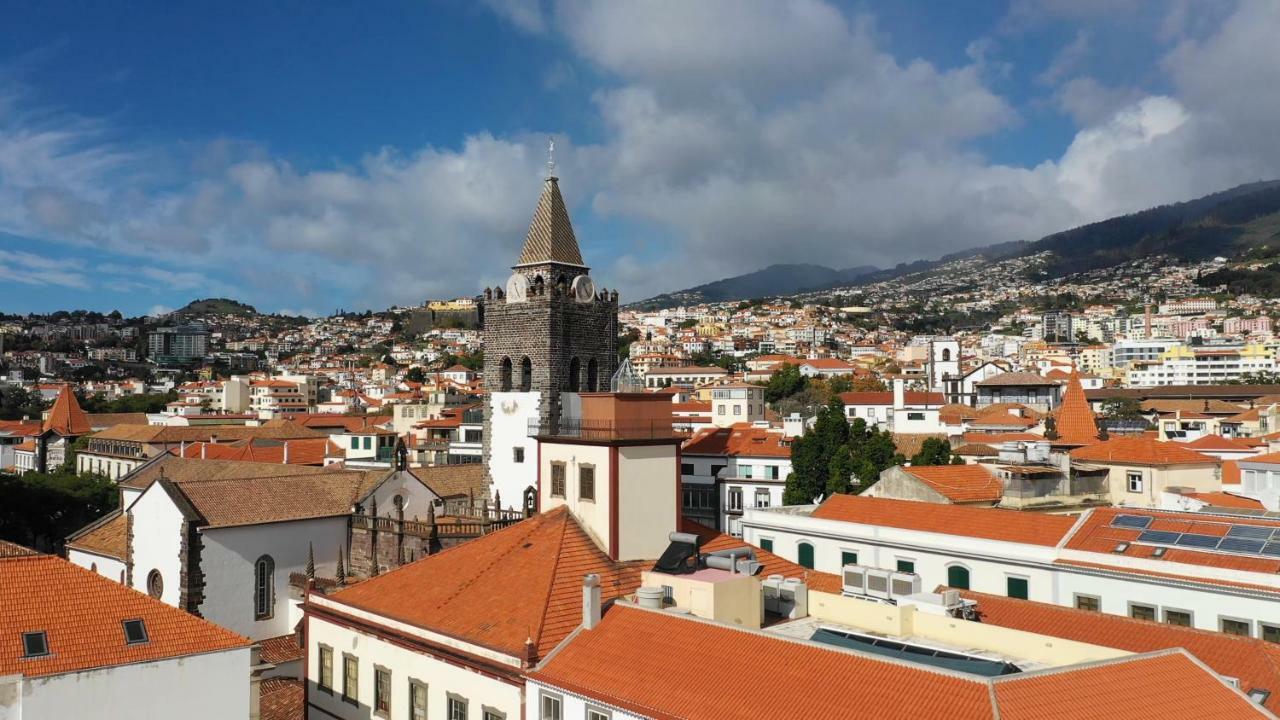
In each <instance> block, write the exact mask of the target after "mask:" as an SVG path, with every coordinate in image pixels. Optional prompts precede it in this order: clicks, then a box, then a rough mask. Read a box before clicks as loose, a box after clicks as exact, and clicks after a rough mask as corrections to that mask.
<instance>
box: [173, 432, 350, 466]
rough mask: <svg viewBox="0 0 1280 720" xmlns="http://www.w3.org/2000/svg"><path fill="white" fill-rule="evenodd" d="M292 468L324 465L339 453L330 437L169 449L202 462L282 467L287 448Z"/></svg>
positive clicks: (245, 441) (190, 444)
mask: <svg viewBox="0 0 1280 720" xmlns="http://www.w3.org/2000/svg"><path fill="white" fill-rule="evenodd" d="M286 444H287V445H288V449H289V464H290V465H323V464H324V458H325V455H326V454H327V453H328V452H329V451H330V450H336V449H338V448H337V446H336V445H334V444H333V442H332V441H331V440H330V439H329V438H328V437H317V438H297V439H294V440H270V439H266V438H259V439H255V438H250V439H248V440H237V441H235V442H229V443H205V442H192V443H187V445H186V446H185V448H182V447H177V448H170V450H169V452H171V453H173V454H174V455H179V456H180V457H184V458H189V459H199V460H241V461H244V462H258V463H273V464H282V463H284V461H285V459H284V458H285V445H286Z"/></svg>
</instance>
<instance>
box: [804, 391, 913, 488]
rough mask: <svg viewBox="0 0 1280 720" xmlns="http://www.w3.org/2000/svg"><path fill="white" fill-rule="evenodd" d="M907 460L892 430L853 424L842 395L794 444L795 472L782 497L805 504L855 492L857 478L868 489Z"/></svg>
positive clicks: (825, 409) (820, 412)
mask: <svg viewBox="0 0 1280 720" xmlns="http://www.w3.org/2000/svg"><path fill="white" fill-rule="evenodd" d="M904 461H905V460H904V458H903V457H902V455H901V454H899V453H898V451H897V449H896V448H895V447H894V444H893V435H892V434H891V433H889V432H888V431H882V430H877V429H875V428H868V427H867V423H866V421H865V420H863V419H862V418H855V419H854V421H853V424H852V425H850V424H849V421H848V420H847V419H846V418H845V415H844V406H843V405H842V404H841V403H840V400H839V398H832V400H831V402H830V403H828V404H827V405H825V406H824V407H823V408H822V410H820V411H819V412H818V417H817V420H816V421H815V422H814V425H813V427H812V428H811V429H810V430H809V431H808V432H806V433H805V434H804V435H801V436H800V437H798V438H796V439H795V440H793V441H792V443H791V468H792V472H791V474H790V475H788V476H787V484H786V488H785V490H784V491H783V497H782V499H783V502H784V503H786V504H788V505H804V504H807V503H811V502H813V501H814V499H815V498H817V497H818V496H820V495H821V496H829V495H832V494H835V493H847V492H850V491H851V490H852V489H853V485H854V483H855V482H856V483H857V486H858V488H859V489H863V488H867V487H870V486H871V485H873V484H874V483H875V482H876V481H877V480H879V479H880V473H881V471H883V470H885V469H886V468H889V467H892V466H894V465H900V464H902V463H903V462H904Z"/></svg>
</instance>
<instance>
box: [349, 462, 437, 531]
mask: <svg viewBox="0 0 1280 720" xmlns="http://www.w3.org/2000/svg"><path fill="white" fill-rule="evenodd" d="M397 495H399V496H400V497H402V498H403V499H404V517H405V519H406V520H412V519H414V518H415V517H417V518H418V519H419V520H423V521H425V520H426V519H427V506H428V505H430V504H431V503H432V502H433V501H435V500H436V499H438V497H439V496H437V495H436V494H435V493H433V492H431V490H429V489H428V488H427V486H426V485H423V484H422V481H421V480H419V479H418V478H416V477H414V476H413V475H412V474H410V473H408V472H397V473H395V474H393V475H391V477H389V478H387V479H386V481H384V482H383V483H382V484H381V485H379V486H378V487H377V488H376V489H375V490H374V491H373V499H374V500H376V501H377V503H378V515H380V516H382V517H386V516H387V514H388V513H390V514H391V517H395V515H396V505H395V497H396V496H397ZM364 505H365V508H364V509H365V511H366V512H368V510H369V500H365V501H364Z"/></svg>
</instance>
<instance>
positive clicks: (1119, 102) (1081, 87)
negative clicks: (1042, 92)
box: [1053, 76, 1143, 128]
mask: <svg viewBox="0 0 1280 720" xmlns="http://www.w3.org/2000/svg"><path fill="white" fill-rule="evenodd" d="M1142 97H1143V94H1142V92H1141V91H1139V90H1137V89H1135V88H1123V87H1109V86H1107V85H1104V84H1102V83H1101V82H1099V81H1098V80H1097V79H1096V78H1093V77H1089V76H1081V77H1075V78H1071V79H1070V80H1068V81H1066V82H1065V83H1063V84H1062V86H1061V87H1059V88H1058V90H1057V91H1056V92H1055V93H1054V96H1053V99H1054V103H1055V104H1056V105H1057V107H1058V109H1060V110H1061V111H1062V112H1064V113H1066V114H1067V115H1070V116H1071V119H1072V120H1074V121H1075V124H1076V127H1081V128H1084V127H1090V126H1093V125H1098V124H1101V123H1105V122H1107V121H1108V120H1110V119H1111V117H1112V116H1113V115H1115V114H1116V113H1117V112H1119V111H1120V109H1121V108H1124V107H1127V106H1129V105H1132V104H1133V103H1135V102H1137V101H1139V100H1141V99H1142Z"/></svg>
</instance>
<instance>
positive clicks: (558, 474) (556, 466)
mask: <svg viewBox="0 0 1280 720" xmlns="http://www.w3.org/2000/svg"><path fill="white" fill-rule="evenodd" d="M564 473H565V469H564V463H562V462H553V463H551V497H558V498H562V497H564Z"/></svg>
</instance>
